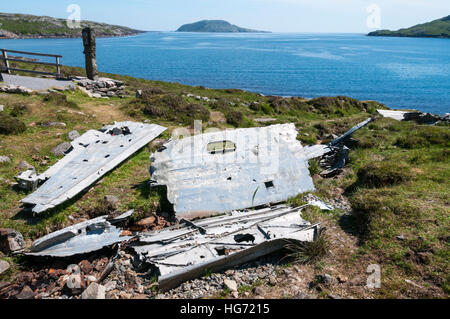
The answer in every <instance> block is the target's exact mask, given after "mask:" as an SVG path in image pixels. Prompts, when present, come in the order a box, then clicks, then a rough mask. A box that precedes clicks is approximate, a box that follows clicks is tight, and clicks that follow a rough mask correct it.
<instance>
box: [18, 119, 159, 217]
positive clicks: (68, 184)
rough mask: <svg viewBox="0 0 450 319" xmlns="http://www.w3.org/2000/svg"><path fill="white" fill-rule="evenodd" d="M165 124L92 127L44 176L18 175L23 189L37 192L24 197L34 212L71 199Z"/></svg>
mask: <svg viewBox="0 0 450 319" xmlns="http://www.w3.org/2000/svg"><path fill="white" fill-rule="evenodd" d="M165 130H166V128H165V127H162V126H159V125H155V124H143V123H135V122H119V123H115V124H114V125H108V126H105V127H103V128H102V129H100V130H98V131H97V130H89V131H87V132H86V133H85V134H83V135H82V136H80V137H79V138H77V139H75V140H74V141H73V142H72V143H71V146H72V148H71V150H70V152H69V153H68V154H66V156H65V157H64V158H63V159H61V160H60V161H58V162H57V163H56V164H55V165H53V166H52V167H51V168H49V169H48V170H47V171H46V172H44V173H43V174H41V175H37V174H36V172H35V171H34V170H28V171H25V172H23V173H22V174H20V175H19V176H17V177H16V179H17V181H18V183H19V185H21V187H22V188H28V189H34V188H36V187H37V186H38V185H39V184H40V183H43V184H42V186H40V187H39V188H38V189H37V190H36V191H35V192H34V193H32V194H31V195H29V196H27V197H26V198H24V199H22V200H21V202H22V203H24V204H25V205H26V206H31V207H32V210H33V212H34V213H42V212H44V211H46V210H48V209H51V208H53V207H55V206H57V205H59V204H62V203H63V202H65V201H67V200H68V199H71V198H73V197H75V196H76V195H78V194H79V193H80V192H82V191H84V190H85V189H86V188H88V187H89V186H90V185H92V184H93V183H95V182H96V181H98V180H99V179H100V178H101V177H103V176H104V175H105V174H106V173H108V172H109V171H111V170H112V169H114V168H115V167H116V166H118V165H119V164H120V163H122V162H123V161H125V160H126V159H127V158H129V157H130V156H131V155H133V154H134V153H135V152H137V151H138V150H139V149H141V148H142V147H144V146H145V145H147V144H148V143H150V142H151V141H152V140H153V139H155V138H156V137H158V136H159V135H161V134H162V133H163V132H164V131H165Z"/></svg>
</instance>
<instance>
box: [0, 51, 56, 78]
mask: <svg viewBox="0 0 450 319" xmlns="http://www.w3.org/2000/svg"><path fill="white" fill-rule="evenodd" d="M0 51H1V53H2V55H1V56H0V60H2V61H3V62H4V65H5V71H6V73H8V74H11V71H16V72H29V73H35V74H46V75H54V76H56V77H61V76H62V73H61V67H62V64H60V59H61V58H62V55H56V54H45V53H35V52H25V51H16V50H7V49H0ZM8 52H9V53H18V54H25V55H35V56H44V57H52V58H55V59H56V63H50V62H39V61H30V60H22V59H17V58H15V57H12V58H9V57H8ZM10 61H11V62H23V63H30V64H39V65H48V66H55V67H56V73H52V72H43V71H35V70H26V69H18V68H12V67H10V65H9V62H10Z"/></svg>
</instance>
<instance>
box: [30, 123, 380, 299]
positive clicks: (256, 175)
mask: <svg viewBox="0 0 450 319" xmlns="http://www.w3.org/2000/svg"><path fill="white" fill-rule="evenodd" d="M371 120H372V119H368V120H366V121H364V122H362V123H360V124H358V125H356V126H355V127H353V128H352V129H350V130H349V131H348V132H347V133H345V134H344V135H342V136H340V137H339V138H337V139H336V140H334V141H333V142H331V143H330V144H328V145H314V146H306V147H303V146H302V145H301V143H300V142H299V141H298V140H297V130H296V128H295V126H294V124H284V125H273V126H268V127H263V128H250V129H237V130H229V131H222V132H213V133H206V134H202V135H196V136H193V137H188V138H185V139H181V140H178V139H177V140H171V141H169V142H168V143H166V144H165V145H163V147H162V148H160V149H159V150H158V151H157V152H156V153H155V154H152V155H151V160H152V165H151V168H150V172H151V187H157V186H165V187H167V199H168V200H169V202H170V203H172V204H173V207H174V212H175V214H176V217H177V218H178V220H179V222H180V223H179V224H178V225H176V226H173V227H170V228H166V229H162V230H158V231H153V232H144V233H133V234H132V235H130V233H129V232H122V229H121V228H120V226H119V224H120V223H121V222H123V221H126V220H127V219H128V218H129V217H130V216H131V214H132V211H129V212H127V213H125V214H123V215H121V216H119V217H116V218H109V217H107V216H103V217H99V218H96V219H93V220H89V221H85V222H82V223H80V224H77V225H73V226H70V227H68V228H65V229H62V230H60V231H57V232H54V233H51V234H49V235H47V236H45V237H43V238H40V239H38V240H37V241H35V242H34V243H33V245H32V248H31V251H30V252H29V253H27V255H29V256H47V257H70V256H74V255H80V254H85V253H90V252H93V251H96V250H100V249H102V248H104V247H107V246H110V245H113V244H115V243H120V242H123V241H128V240H130V239H132V238H134V240H133V241H130V247H131V248H132V250H134V252H135V258H136V259H137V261H138V262H139V263H144V264H148V265H153V266H154V267H156V268H157V269H158V272H159V279H158V282H159V286H160V289H162V290H168V289H171V288H173V287H176V286H178V285H179V284H181V283H182V282H184V281H187V280H190V279H193V278H195V277H198V276H201V275H202V274H203V273H204V271H205V269H210V270H212V271H220V270H224V269H226V268H230V267H233V266H237V265H239V264H242V263H245V262H248V261H251V260H254V259H257V258H259V257H262V256H264V255H267V254H270V253H272V252H274V251H277V250H280V249H281V248H283V247H285V246H286V245H287V244H288V243H289V242H291V241H314V240H315V239H316V237H317V235H318V231H319V227H320V225H319V224H315V225H312V224H311V223H309V222H308V221H306V220H304V219H303V218H302V216H301V213H302V210H303V209H304V208H305V207H306V206H309V205H314V206H318V207H319V208H320V209H325V210H330V209H333V208H332V207H331V206H329V205H327V204H325V203H324V202H322V201H321V200H320V199H319V198H317V197H315V196H312V195H311V196H309V199H308V200H307V201H308V202H309V204H308V205H305V206H301V207H296V208H293V207H289V206H286V205H283V204H279V203H282V202H285V201H286V200H287V199H289V198H290V197H293V196H296V195H298V194H301V193H304V192H308V191H313V190H314V184H313V181H312V178H311V176H310V173H309V169H308V161H309V160H310V159H312V158H317V157H322V156H324V155H326V154H329V153H333V152H334V154H336V158H337V161H336V165H337V166H336V167H342V165H344V164H345V162H346V161H345V159H342V158H341V156H340V155H341V154H342V153H345V154H348V148H346V147H345V146H344V145H343V144H344V143H343V142H344V141H345V140H346V138H349V137H350V136H351V135H352V134H353V133H354V132H355V131H356V130H358V129H360V128H361V127H363V126H365V125H367V124H368V123H369V122H370V121H371ZM124 126H126V127H127V129H125V131H126V132H128V129H129V131H130V132H131V134H130V133H128V134H125V133H124V128H123V127H124ZM118 128H119V130H120V132H122V133H120V132H119V131H117V129H118ZM114 130H115V133H113V134H111V131H114ZM164 130H165V128H163V127H160V126H157V125H144V124H140V123H130V122H125V123H116V124H115V125H113V126H108V127H105V128H103V129H102V130H101V131H89V132H88V133H86V135H83V136H81V137H80V138H79V139H78V140H76V141H74V143H73V147H74V150H73V151H72V152H71V153H69V154H68V155H67V156H66V157H65V158H64V159H63V160H61V161H60V162H58V163H57V164H56V165H55V166H54V167H52V168H50V169H49V170H48V171H47V172H46V173H44V174H42V175H40V176H37V177H34V179H47V178H49V180H48V181H47V182H45V183H44V184H43V186H41V187H40V188H39V189H38V190H37V191H36V192H35V193H33V194H32V195H30V196H29V197H27V198H26V199H24V200H23V202H24V203H29V204H35V205H36V206H35V211H37V212H39V211H43V210H45V209H48V208H50V207H53V206H54V205H56V204H58V203H60V202H63V201H64V200H65V199H67V198H70V196H69V194H70V195H71V196H74V194H75V193H77V192H79V191H80V190H81V188H83V187H87V186H88V185H90V184H92V181H93V180H94V177H95V180H96V179H98V178H99V177H101V176H102V175H103V174H104V173H106V170H111V169H112V168H114V166H115V165H117V164H118V163H119V162H121V161H123V160H124V159H126V158H127V157H129V156H130V155H131V154H132V153H133V150H134V151H136V150H137V149H139V148H141V147H142V146H144V145H145V144H146V143H148V142H149V141H151V140H152V139H154V138H155V137H156V136H158V135H159V134H161V133H162V132H163V131H164ZM133 132H134V133H133ZM94 137H95V138H94ZM83 141H84V143H83ZM97 141H98V142H97ZM116 141H117V142H116ZM127 141H128V142H129V143H130V144H135V145H134V146H133V147H132V148H131V147H128V148H127V147H125V145H126V142H127ZM133 141H136V142H135V143H132V142H133ZM137 141H139V142H137ZM103 142H106V143H103ZM108 144H109V145H110V148H109V149H105V146H104V145H108ZM117 145H119V149H118V148H117ZM121 145H123V146H121ZM105 154H109V155H110V157H111V158H110V160H111V161H113V160H114V162H112V163H110V162H108V161H104V159H105V156H106V155H105ZM84 159H88V162H86V161H84ZM86 163H90V164H86ZM73 169H75V171H72V170H73ZM75 172H76V173H77V175H75ZM73 176H78V178H79V179H83V180H87V181H86V182H84V183H83V184H79V183H77V182H74V181H73V178H71V177H73ZM81 177H82V178H81ZM46 184H47V186H46ZM59 188H61V191H59ZM218 214H221V215H220V216H214V217H212V215H218ZM198 217H208V218H202V219H197V220H196V218H198ZM123 234H126V235H125V236H123Z"/></svg>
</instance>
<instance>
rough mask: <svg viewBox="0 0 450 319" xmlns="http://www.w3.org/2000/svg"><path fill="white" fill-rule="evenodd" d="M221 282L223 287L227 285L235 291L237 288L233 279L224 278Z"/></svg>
mask: <svg viewBox="0 0 450 319" xmlns="http://www.w3.org/2000/svg"><path fill="white" fill-rule="evenodd" d="M223 284H224V286H225V287H227V288H228V289H230V290H231V291H237V290H238V287H237V283H236V281H234V280H230V279H225V280H224V281H223Z"/></svg>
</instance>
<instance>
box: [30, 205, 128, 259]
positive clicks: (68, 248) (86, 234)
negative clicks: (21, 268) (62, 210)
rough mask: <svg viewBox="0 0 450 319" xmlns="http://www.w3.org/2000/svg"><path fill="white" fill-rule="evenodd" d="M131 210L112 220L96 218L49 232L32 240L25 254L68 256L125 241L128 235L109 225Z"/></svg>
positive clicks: (125, 215)
mask: <svg viewBox="0 0 450 319" xmlns="http://www.w3.org/2000/svg"><path fill="white" fill-rule="evenodd" d="M132 212H133V211H129V212H127V213H125V214H124V215H122V216H119V217H118V218H116V219H108V216H101V217H97V218H94V219H91V220H88V221H85V222H82V223H79V224H76V225H73V226H70V227H67V228H64V229H61V230H58V231H56V232H53V233H50V234H48V235H46V236H44V237H41V238H39V239H38V240H36V241H35V242H33V244H32V246H31V249H30V252H28V253H27V255H28V256H41V257H44V256H46V257H58V258H60V257H72V256H75V255H82V254H87V253H91V252H94V251H97V250H100V249H102V248H104V247H107V246H111V245H113V244H116V243H119V242H123V241H126V240H129V239H131V238H132V236H122V230H121V229H120V228H118V227H116V226H114V225H113V224H115V223H116V222H120V221H121V220H122V219H123V218H127V217H129V216H130V215H131V213H132Z"/></svg>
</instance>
